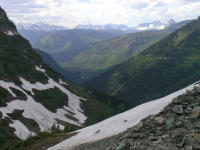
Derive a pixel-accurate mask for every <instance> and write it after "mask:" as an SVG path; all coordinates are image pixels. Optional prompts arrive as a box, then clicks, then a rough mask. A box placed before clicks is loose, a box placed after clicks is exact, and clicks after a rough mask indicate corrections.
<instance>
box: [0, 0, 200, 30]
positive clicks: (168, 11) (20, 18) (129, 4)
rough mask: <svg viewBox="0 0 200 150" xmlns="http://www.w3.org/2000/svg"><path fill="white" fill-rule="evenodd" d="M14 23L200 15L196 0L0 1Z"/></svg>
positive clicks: (68, 23)
mask: <svg viewBox="0 0 200 150" xmlns="http://www.w3.org/2000/svg"><path fill="white" fill-rule="evenodd" d="M0 5H1V6H2V7H3V8H4V9H5V10H6V11H7V13H8V15H9V17H10V18H11V19H12V20H14V21H15V22H27V23H34V22H39V21H43V22H46V23H49V24H57V25H64V26H67V27H73V26H75V25H77V24H88V23H91V24H107V23H113V24H126V25H129V26H136V25H138V24H140V23H144V22H149V21H153V20H157V19H158V20H160V21H162V22H164V21H166V20H168V19H170V18H173V19H175V20H176V21H181V20H185V19H194V18H197V17H198V16H200V0H0Z"/></svg>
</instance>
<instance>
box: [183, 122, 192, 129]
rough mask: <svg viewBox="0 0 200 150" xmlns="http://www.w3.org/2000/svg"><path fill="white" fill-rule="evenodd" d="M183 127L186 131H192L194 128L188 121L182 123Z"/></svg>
mask: <svg viewBox="0 0 200 150" xmlns="http://www.w3.org/2000/svg"><path fill="white" fill-rule="evenodd" d="M183 126H184V127H186V128H188V129H192V128H193V127H194V125H193V124H192V122H189V121H184V122H183Z"/></svg>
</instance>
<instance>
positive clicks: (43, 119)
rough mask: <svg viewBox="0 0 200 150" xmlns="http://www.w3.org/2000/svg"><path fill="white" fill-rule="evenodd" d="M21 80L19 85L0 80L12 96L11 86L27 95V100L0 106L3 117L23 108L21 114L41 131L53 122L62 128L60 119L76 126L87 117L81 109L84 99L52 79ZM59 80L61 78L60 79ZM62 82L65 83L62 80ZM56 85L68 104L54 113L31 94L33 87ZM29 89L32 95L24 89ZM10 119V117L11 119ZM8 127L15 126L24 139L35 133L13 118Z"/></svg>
mask: <svg viewBox="0 0 200 150" xmlns="http://www.w3.org/2000/svg"><path fill="white" fill-rule="evenodd" d="M36 70H38V71H41V72H43V73H44V74H45V70H44V69H41V68H39V67H36ZM20 80H21V82H22V85H21V87H19V86H17V85H15V84H14V83H11V82H5V81H0V87H2V88H4V89H6V90H7V91H8V92H9V93H10V94H11V95H12V96H13V97H16V94H15V93H13V91H12V90H11V88H14V89H17V90H19V91H21V92H22V93H24V94H25V95H26V96H27V100H25V101H24V100H18V99H17V100H14V101H11V102H8V103H7V106H6V107H0V112H1V113H2V114H3V118H5V117H8V118H10V117H9V116H8V114H9V113H12V112H13V111H14V110H15V109H16V110H24V112H23V114H22V115H23V116H24V117H26V118H29V119H32V120H34V121H36V122H37V124H38V125H39V127H40V130H41V131H47V130H49V129H50V128H51V127H52V126H53V125H54V124H55V125H59V127H60V129H64V126H62V125H61V124H59V123H58V122H57V119H58V120H62V121H64V122H68V123H70V124H74V125H77V126H81V125H82V124H84V123H85V121H86V119H87V117H86V116H85V115H84V113H83V110H82V109H81V106H80V104H81V100H85V99H83V98H80V97H78V96H76V95H75V94H73V93H71V92H70V91H68V90H67V89H66V88H64V87H63V86H62V85H60V84H59V83H57V82H55V81H54V80H53V79H51V78H49V80H48V83H47V84H42V83H40V82H37V83H35V84H32V83H30V82H29V81H27V80H25V79H23V78H21V77H20ZM60 81H61V79H60ZM62 84H66V83H64V82H63V81H62ZM54 87H57V88H58V89H60V90H61V91H62V92H63V93H65V94H67V96H68V105H67V106H63V108H60V109H57V112H56V113H53V112H51V111H49V110H48V109H47V108H45V107H44V106H43V105H42V104H40V103H38V102H36V101H35V100H34V98H33V97H32V95H34V93H33V91H32V90H33V89H37V90H46V89H50V88H54ZM25 90H26V91H30V92H31V94H32V95H28V94H27V92H26V91H25ZM70 112H72V113H70ZM66 115H70V116H73V117H74V118H76V119H77V121H75V120H72V119H70V118H67V117H66ZM11 120H12V119H11ZM9 126H10V127H13V128H15V130H16V131H15V134H16V135H17V136H18V137H19V138H21V139H23V140H24V139H26V138H27V137H28V136H29V135H30V134H31V135H35V133H33V132H32V131H29V130H28V129H27V128H26V126H25V125H24V124H23V123H22V122H20V121H19V120H13V123H11V124H9Z"/></svg>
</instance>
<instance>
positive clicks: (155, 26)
mask: <svg viewBox="0 0 200 150" xmlns="http://www.w3.org/2000/svg"><path fill="white" fill-rule="evenodd" d="M174 24H176V22H175V20H173V19H170V20H169V21H167V22H165V23H161V22H160V21H159V20H156V21H153V22H150V23H142V24H140V25H139V26H138V27H136V30H139V31H146V30H163V29H166V28H168V27H170V26H171V25H174Z"/></svg>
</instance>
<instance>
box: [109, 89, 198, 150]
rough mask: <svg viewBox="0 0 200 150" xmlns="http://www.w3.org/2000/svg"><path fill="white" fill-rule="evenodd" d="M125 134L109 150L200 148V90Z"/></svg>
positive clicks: (194, 91)
mask: <svg viewBox="0 0 200 150" xmlns="http://www.w3.org/2000/svg"><path fill="white" fill-rule="evenodd" d="M125 134H126V135H127V136H126V137H124V138H118V139H117V141H116V142H114V144H113V145H112V146H110V147H107V149H109V150H145V149H148V150H179V149H181V150H193V149H194V150H196V149H200V88H198V87H195V88H194V89H193V90H192V91H188V92H187V93H186V94H184V95H181V96H179V97H177V98H176V99H174V100H173V102H172V103H171V104H170V105H168V106H167V107H166V108H165V109H164V110H163V111H162V112H160V113H159V114H157V115H155V116H149V117H148V118H146V119H144V120H142V121H141V122H140V123H139V124H138V125H137V126H135V127H133V128H131V129H129V130H128V131H127V132H126V133H125Z"/></svg>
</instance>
